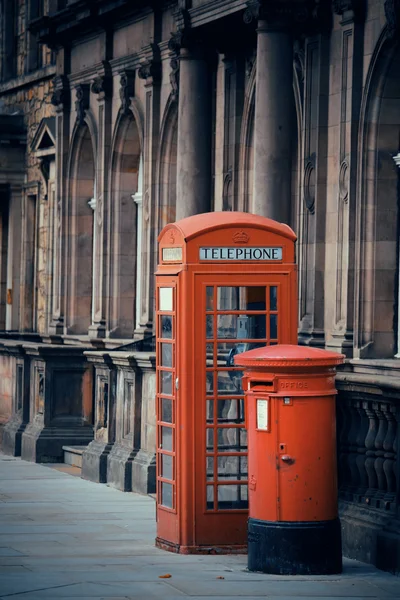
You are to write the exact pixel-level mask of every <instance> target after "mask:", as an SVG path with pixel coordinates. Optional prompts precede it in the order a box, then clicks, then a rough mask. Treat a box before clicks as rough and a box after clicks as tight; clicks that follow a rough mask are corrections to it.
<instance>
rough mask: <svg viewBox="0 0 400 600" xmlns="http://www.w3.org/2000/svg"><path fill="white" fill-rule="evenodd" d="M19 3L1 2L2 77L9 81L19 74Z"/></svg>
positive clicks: (5, 0) (12, 0) (0, 49)
mask: <svg viewBox="0 0 400 600" xmlns="http://www.w3.org/2000/svg"><path fill="white" fill-rule="evenodd" d="M17 9H18V4H17V2H15V0H3V1H2V2H0V28H1V32H0V41H1V46H0V62H1V65H0V67H1V79H2V81H7V80H8V79H12V78H13V77H16V76H17V50H18V30H17V27H18V19H17V17H18V15H17Z"/></svg>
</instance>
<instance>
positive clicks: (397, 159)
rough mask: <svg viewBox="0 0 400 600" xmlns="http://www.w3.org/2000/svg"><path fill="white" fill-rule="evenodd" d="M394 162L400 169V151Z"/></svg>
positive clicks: (394, 157)
mask: <svg viewBox="0 0 400 600" xmlns="http://www.w3.org/2000/svg"><path fill="white" fill-rule="evenodd" d="M393 160H394V163H395V165H396V167H398V168H399V169H400V150H399V151H398V153H397V154H395V155H394V156H393Z"/></svg>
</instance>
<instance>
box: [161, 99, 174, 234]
mask: <svg viewBox="0 0 400 600" xmlns="http://www.w3.org/2000/svg"><path fill="white" fill-rule="evenodd" d="M177 135H178V104H177V102H176V100H175V99H174V98H173V97H172V95H171V96H170V97H169V99H168V102H167V106H166V108H165V111H164V117H163V120H162V124H161V134H160V150H159V154H158V159H157V176H158V202H157V220H156V223H157V232H156V233H157V234H158V233H160V231H161V230H162V228H163V227H164V226H165V225H167V224H168V223H172V222H173V221H175V214H176V160H177Z"/></svg>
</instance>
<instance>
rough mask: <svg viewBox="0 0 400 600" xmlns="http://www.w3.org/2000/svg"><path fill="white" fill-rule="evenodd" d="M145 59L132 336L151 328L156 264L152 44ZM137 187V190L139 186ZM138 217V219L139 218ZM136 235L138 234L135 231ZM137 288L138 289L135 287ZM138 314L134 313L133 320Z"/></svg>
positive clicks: (156, 69) (157, 72) (156, 84)
mask: <svg viewBox="0 0 400 600" xmlns="http://www.w3.org/2000/svg"><path fill="white" fill-rule="evenodd" d="M145 50H147V51H148V53H149V55H148V59H147V60H145V61H144V62H143V63H142V65H141V67H140V68H139V71H138V76H139V78H140V79H143V80H145V129H144V147H143V151H142V156H143V186H142V193H143V197H142V203H141V204H142V210H141V211H140V210H138V234H139V230H140V229H141V232H140V236H141V267H140V268H139V272H140V277H141V282H140V284H139V286H138V287H137V288H136V294H137V295H138V294H140V311H139V327H136V330H135V336H136V337H145V336H147V335H149V334H151V332H152V327H153V311H154V306H153V303H154V293H153V289H154V282H153V279H154V277H153V273H154V270H155V265H156V252H155V249H156V243H155V240H156V238H157V234H158V232H156V224H155V219H156V210H155V198H156V185H157V181H156V162H157V155H158V143H159V129H160V79H161V77H160V76H161V66H160V61H159V55H158V48H157V47H156V45H152V46H150V47H149V48H148V49H145ZM139 191H140V190H139ZM139 218H141V221H139ZM138 239H139V235H138ZM138 288H139V289H138ZM137 321H138V317H137V316H136V322H137Z"/></svg>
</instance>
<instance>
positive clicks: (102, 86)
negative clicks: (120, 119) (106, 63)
mask: <svg viewBox="0 0 400 600" xmlns="http://www.w3.org/2000/svg"><path fill="white" fill-rule="evenodd" d="M90 89H91V91H92V93H93V94H95V95H96V96H98V98H97V99H98V100H99V101H100V100H104V99H105V98H109V97H110V96H111V90H112V79H111V78H110V77H108V76H107V75H99V76H98V77H96V78H95V79H94V80H93V82H92V85H91V88H90Z"/></svg>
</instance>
